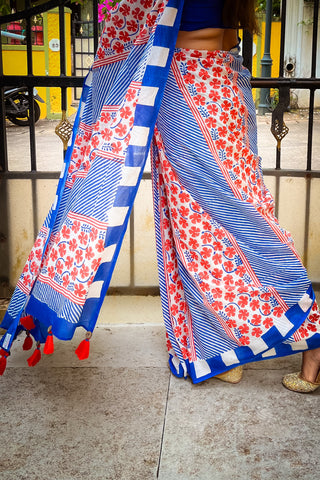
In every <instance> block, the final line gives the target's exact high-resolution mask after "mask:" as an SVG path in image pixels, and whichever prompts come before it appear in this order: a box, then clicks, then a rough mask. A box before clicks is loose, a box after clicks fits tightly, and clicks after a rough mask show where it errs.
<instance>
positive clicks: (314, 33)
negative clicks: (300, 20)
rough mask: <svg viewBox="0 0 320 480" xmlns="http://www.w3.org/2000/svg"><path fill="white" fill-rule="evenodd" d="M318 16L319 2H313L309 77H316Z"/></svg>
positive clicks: (316, 0)
mask: <svg viewBox="0 0 320 480" xmlns="http://www.w3.org/2000/svg"><path fill="white" fill-rule="evenodd" d="M318 15H319V0H314V6H313V30H312V58H311V77H315V76H316V67H317V43H318V23H319V22H318Z"/></svg>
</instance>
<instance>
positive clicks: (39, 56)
mask: <svg viewBox="0 0 320 480" xmlns="http://www.w3.org/2000/svg"><path fill="white" fill-rule="evenodd" d="M65 12H66V13H65V27H66V28H65V39H66V41H65V43H66V73H67V75H71V10H70V9H68V8H65ZM54 38H59V10H58V8H55V9H53V10H50V11H49V12H46V13H44V14H43V43H44V45H43V46H42V45H33V47H32V50H33V53H32V60H33V74H34V75H41V76H42V75H57V76H59V75H60V52H59V51H58V52H53V51H52V50H51V49H50V48H49V42H50V40H51V39H54ZM26 49H27V47H26V46H25V45H2V50H3V73H4V75H27V51H26ZM37 90H38V93H39V95H40V97H41V98H42V99H43V100H44V101H45V103H39V105H40V109H41V117H40V118H45V117H48V118H61V92H60V88H58V87H52V88H46V87H38V88H37ZM71 102H72V92H71V89H68V92H67V105H68V111H67V115H71V114H72V113H74V111H75V109H74V108H73V107H71Z"/></svg>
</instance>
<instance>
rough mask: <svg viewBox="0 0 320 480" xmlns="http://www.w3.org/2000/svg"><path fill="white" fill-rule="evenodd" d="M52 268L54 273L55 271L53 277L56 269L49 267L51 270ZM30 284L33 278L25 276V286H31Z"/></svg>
mask: <svg viewBox="0 0 320 480" xmlns="http://www.w3.org/2000/svg"><path fill="white" fill-rule="evenodd" d="M50 268H51V269H52V271H53V276H54V268H53V267H49V269H50ZM49 276H50V275H49ZM52 278H53V277H52ZM30 283H31V277H30V275H25V276H24V277H23V284H24V285H29V284H30Z"/></svg>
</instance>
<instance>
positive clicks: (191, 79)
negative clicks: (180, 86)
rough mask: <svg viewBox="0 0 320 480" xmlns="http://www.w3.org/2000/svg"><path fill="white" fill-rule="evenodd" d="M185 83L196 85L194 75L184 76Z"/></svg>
mask: <svg viewBox="0 0 320 480" xmlns="http://www.w3.org/2000/svg"><path fill="white" fill-rule="evenodd" d="M184 81H185V83H187V84H193V83H194V75H192V73H187V74H186V75H184Z"/></svg>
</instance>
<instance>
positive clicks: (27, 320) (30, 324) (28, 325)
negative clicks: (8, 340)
mask: <svg viewBox="0 0 320 480" xmlns="http://www.w3.org/2000/svg"><path fill="white" fill-rule="evenodd" d="M20 323H21V325H22V326H23V327H24V328H25V329H26V330H32V329H33V328H36V326H35V324H34V321H33V318H32V316H31V315H27V316H26V317H22V318H20Z"/></svg>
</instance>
